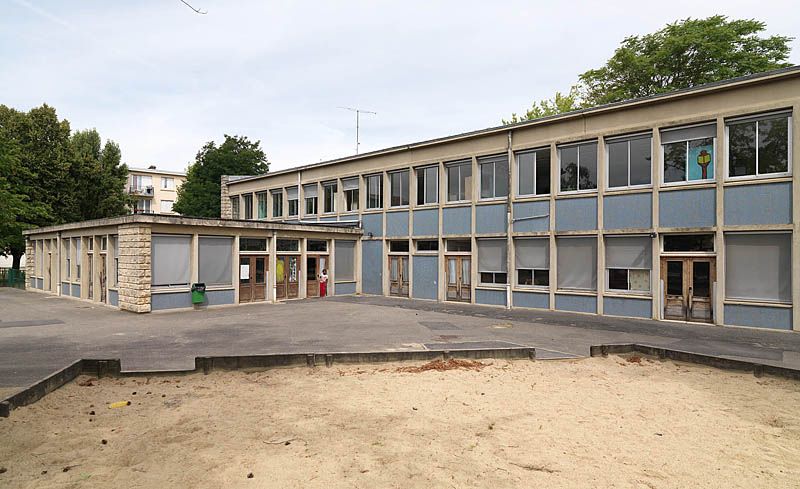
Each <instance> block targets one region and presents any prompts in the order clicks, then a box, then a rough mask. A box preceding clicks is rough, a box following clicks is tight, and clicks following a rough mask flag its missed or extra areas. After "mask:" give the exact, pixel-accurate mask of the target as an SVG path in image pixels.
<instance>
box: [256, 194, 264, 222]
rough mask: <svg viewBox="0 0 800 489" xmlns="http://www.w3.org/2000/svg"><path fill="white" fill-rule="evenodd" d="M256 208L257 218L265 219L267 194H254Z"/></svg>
mask: <svg viewBox="0 0 800 489" xmlns="http://www.w3.org/2000/svg"><path fill="white" fill-rule="evenodd" d="M256 206H257V207H258V218H259V219H265V218H266V217H267V193H266V192H259V193H257V194H256Z"/></svg>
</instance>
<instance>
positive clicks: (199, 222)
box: [22, 214, 363, 236]
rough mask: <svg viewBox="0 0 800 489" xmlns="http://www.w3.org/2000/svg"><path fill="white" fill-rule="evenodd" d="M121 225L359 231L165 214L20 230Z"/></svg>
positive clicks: (348, 224)
mask: <svg viewBox="0 0 800 489" xmlns="http://www.w3.org/2000/svg"><path fill="white" fill-rule="evenodd" d="M123 224H168V225H175V226H197V227H218V228H233V229H261V230H269V231H306V232H307V231H311V232H319V233H329V234H330V233H337V234H344V235H355V236H360V235H361V234H363V230H362V229H361V228H360V227H359V223H358V221H344V222H336V221H331V222H314V223H310V222H308V221H305V222H275V221H254V220H245V219H220V218H206V217H184V216H175V215H167V214H129V215H126V216H119V217H109V218H106V219H93V220H89V221H80V222H70V223H65V224H57V225H54V226H44V227H40V228H35V229H28V230H26V231H23V232H22V234H23V235H25V236H35V235H37V234H46V233H55V232H59V231H72V230H76V229H87V228H98V227H106V226H119V225H123Z"/></svg>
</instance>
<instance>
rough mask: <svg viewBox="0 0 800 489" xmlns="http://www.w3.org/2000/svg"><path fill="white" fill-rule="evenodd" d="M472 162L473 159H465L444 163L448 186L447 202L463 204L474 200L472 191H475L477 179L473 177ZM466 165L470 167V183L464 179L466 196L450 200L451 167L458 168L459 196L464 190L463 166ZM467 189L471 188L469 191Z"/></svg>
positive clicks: (446, 185)
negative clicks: (462, 182)
mask: <svg viewBox="0 0 800 489" xmlns="http://www.w3.org/2000/svg"><path fill="white" fill-rule="evenodd" d="M472 163H473V161H472V159H465V160H456V161H449V162H447V163H445V164H444V172H445V187H446V188H445V203H447V204H462V203H467V202H472V193H473V191H474V188H473V187H474V182H475V180H474V179H473V175H472V170H473V168H472ZM464 166H466V167H469V172H470V173H469V174H470V184H469V185H467V183H466V181H464V185H463V191H464V198H463V199H461V198H459V199H456V200H450V169H451V168H458V191H457V194H458V197H461V190H462V185H461V180H462V178H461V168H462V167H464ZM467 189H469V192H467ZM467 193H469V198H468V197H467Z"/></svg>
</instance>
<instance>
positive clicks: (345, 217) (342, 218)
mask: <svg viewBox="0 0 800 489" xmlns="http://www.w3.org/2000/svg"><path fill="white" fill-rule="evenodd" d="M339 220H340V221H358V214H342V215H341V216H339Z"/></svg>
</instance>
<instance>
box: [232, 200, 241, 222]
mask: <svg viewBox="0 0 800 489" xmlns="http://www.w3.org/2000/svg"><path fill="white" fill-rule="evenodd" d="M241 200H242V199H241V197H240V196H239V195H234V196H232V197H231V218H232V219H241V215H242V202H241Z"/></svg>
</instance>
